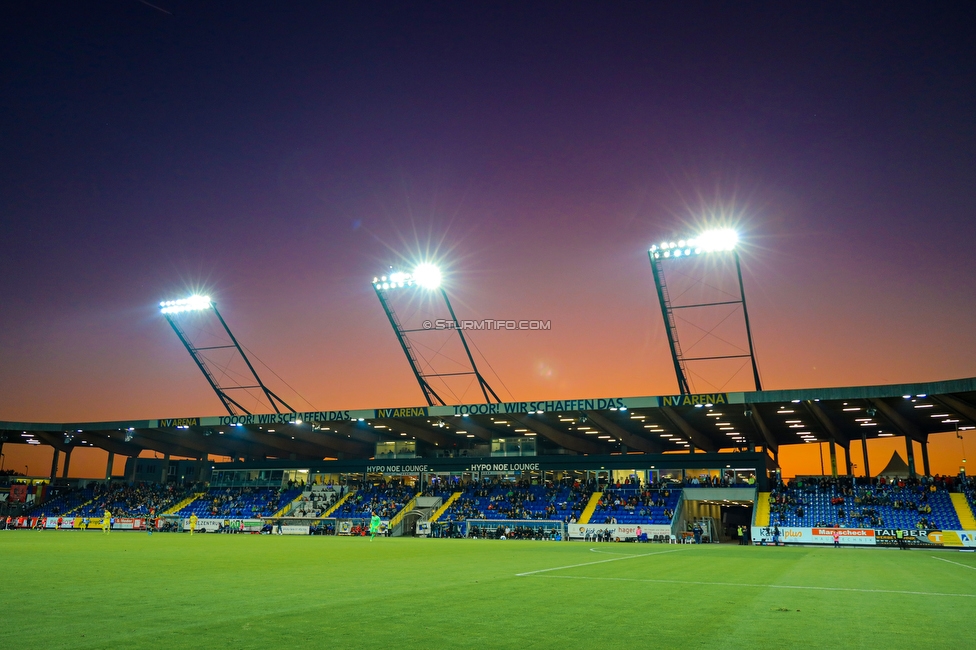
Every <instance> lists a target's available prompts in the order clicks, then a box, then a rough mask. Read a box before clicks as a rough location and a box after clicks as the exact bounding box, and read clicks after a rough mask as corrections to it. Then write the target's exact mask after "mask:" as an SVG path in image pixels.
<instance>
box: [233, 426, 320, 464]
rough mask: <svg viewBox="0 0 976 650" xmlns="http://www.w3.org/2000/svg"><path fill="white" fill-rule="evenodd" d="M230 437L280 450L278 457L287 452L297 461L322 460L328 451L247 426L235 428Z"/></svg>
mask: <svg viewBox="0 0 976 650" xmlns="http://www.w3.org/2000/svg"><path fill="white" fill-rule="evenodd" d="M229 435H233V436H234V437H235V438H238V439H239V440H244V441H247V442H250V443H253V444H256V445H261V446H264V447H271V448H272V449H276V450H279V451H278V452H277V453H275V455H276V456H281V453H280V452H285V453H286V454H288V455H289V456H290V455H291V454H295V457H296V460H297V459H298V457H304V458H316V459H318V460H322V458H323V457H324V456H325V455H326V451H327V450H325V449H323V448H322V447H321V446H319V445H313V444H310V443H308V442H302V441H299V440H297V439H296V440H291V439H290V438H291V435H290V434H289V436H288V438H285V437H284V436H276V435H273V434H270V433H264V432H258V431H254V430H252V429H250V428H248V427H246V426H243V427H234V431H233V432H232V433H231V434H229ZM225 437H226V436H225Z"/></svg>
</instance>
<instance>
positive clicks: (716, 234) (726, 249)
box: [647, 229, 762, 395]
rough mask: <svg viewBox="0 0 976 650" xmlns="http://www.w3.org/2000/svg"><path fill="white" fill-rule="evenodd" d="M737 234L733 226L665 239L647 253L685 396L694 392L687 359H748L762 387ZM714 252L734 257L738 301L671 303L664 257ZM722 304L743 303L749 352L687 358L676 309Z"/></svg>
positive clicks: (673, 358) (759, 387)
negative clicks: (732, 228) (685, 237)
mask: <svg viewBox="0 0 976 650" xmlns="http://www.w3.org/2000/svg"><path fill="white" fill-rule="evenodd" d="M737 244H738V235H737V233H736V232H735V231H734V230H731V229H718V230H706V231H704V232H702V233H701V234H699V235H698V236H697V237H694V238H691V239H688V240H684V239H679V240H677V241H666V242H663V243H661V244H660V245H654V246H651V248H650V250H648V252H647V255H648V258H649V259H650V262H651V272H652V273H653V275H654V285H655V287H656V289H657V296H658V301H659V302H660V304H661V314H662V316H663V317H664V329H665V332H666V334H667V336H668V346H669V347H670V350H671V360H672V362H673V363H674V374H675V378H676V379H677V382H678V390H679V391H680V392H681V394H682V395H687V394H690V393H691V388H690V386H689V383H688V368H687V362H688V361H713V360H718V359H743V358H748V359H749V360H750V362H751V364H752V378H753V382H754V383H755V387H756V390H757V391H761V390H762V381H761V379H760V377H759V365H758V363H757V362H756V353H755V347H754V346H753V342H752V329H751V327H750V325H749V310H748V309H747V307H746V292H745V286H744V284H743V282H742V265H741V263H740V261H739V251H738V249H737V247H736V245H737ZM714 253H731V254H732V257H733V259H734V260H735V271H736V278H737V279H738V284H739V299H738V300H723V301H718V302H707V303H699V304H689V305H677V306H675V305H672V304H671V298H670V295H669V294H668V288H667V283H666V282H665V277H664V268H663V263H664V261H665V260H680V259H681V258H688V257H695V256H698V255H709V254H714ZM720 305H741V306H742V315H743V320H744V321H745V329H746V339H747V340H748V345H749V353H748V354H730V355H716V356H707V357H686V356H684V354H683V353H682V351H681V344H680V343H679V341H678V327H677V322H676V320H675V315H674V310H676V309H693V308H700V307H717V306H720Z"/></svg>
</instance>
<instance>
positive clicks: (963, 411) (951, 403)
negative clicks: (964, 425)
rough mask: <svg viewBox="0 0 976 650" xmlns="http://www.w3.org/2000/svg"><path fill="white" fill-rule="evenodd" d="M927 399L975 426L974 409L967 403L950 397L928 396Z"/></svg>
mask: <svg viewBox="0 0 976 650" xmlns="http://www.w3.org/2000/svg"><path fill="white" fill-rule="evenodd" d="M929 397H930V398H931V399H932V400H933V401H935V402H938V403H939V404H941V405H942V406H944V407H946V408H947V409H949V410H952V411H955V412H956V413H958V414H959V415H961V416H963V417H964V418H966V419H967V420H969V421H970V422H972V423H973V424H976V407H974V406H973V405H971V404H969V403H968V402H964V401H962V400H961V399H959V398H958V397H953V396H952V395H929Z"/></svg>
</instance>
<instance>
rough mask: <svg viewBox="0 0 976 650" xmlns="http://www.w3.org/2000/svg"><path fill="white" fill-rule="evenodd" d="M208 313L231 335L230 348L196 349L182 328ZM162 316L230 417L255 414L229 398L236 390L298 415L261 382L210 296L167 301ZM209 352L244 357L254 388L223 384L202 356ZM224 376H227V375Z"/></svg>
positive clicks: (278, 410)
mask: <svg viewBox="0 0 976 650" xmlns="http://www.w3.org/2000/svg"><path fill="white" fill-rule="evenodd" d="M207 311H212V312H213V314H214V315H215V316H216V317H217V320H218V321H219V322H220V325H221V327H222V328H223V330H224V332H226V333H227V337H228V338H229V339H230V344H227V345H207V346H194V345H193V343H192V342H191V341H190V337H189V336H188V335H187V334H186V331H185V330H184V329H183V328H182V327H180V324H179V323H178V322H177V321H178V319H179V318H183V317H185V316H187V315H190V314H192V313H198V314H200V315H202V312H207ZM159 312H160V313H161V314H162V315H163V316H164V317H165V318H166V320H167V321H168V322H169V324H170V326H171V327H172V328H173V331H174V332H176V336H177V337H179V339H180V343H182V344H183V347H185V348H186V351H187V352H189V353H190V356H191V357H192V358H193V361H194V362H195V363H196V364H197V367H198V368H199V369H200V372H202V373H203V376H204V377H206V378H207V383H209V384H210V387H211V388H213V390H214V392H215V393H217V397H218V398H219V399H220V402H221V404H223V405H224V408H225V409H227V413H229V414H230V415H241V414H244V415H250V414H251V412H250V411H248V410H247V409H246V408H245V407H244V406H242V405H241V404H240V402H239V401H238V400H235V399H234V398H233V397H231V395H229V394H228V391H235V390H244V391H247V390H260V391H261V392H262V393H263V394H264V397H265V399H267V400H268V404H270V405H271V408H272V409H274V412H275V413H281V410H280V409H279V408H278V405H279V404H280V405H281V406H283V407H284V408H285V409H287V411H286V412H288V413H293V412H295V409H293V408H292V407H291V406H289V405H288V404H286V403H285V400H283V399H281V398H280V397H278V396H277V395H275V394H274V393H273V392H272V391H271V389H269V388H268V387H267V386H265V385H264V382H263V381H261V378H260V377H259V376H258V373H257V371H256V370H255V369H254V366H252V365H251V361H250V359H248V358H247V355H246V354H244V350H242V349H241V346H240V344H239V343H238V342H237V337H235V336H234V333H233V332H231V331H230V328H229V327H227V323H226V322H225V321H224V318H223V316H221V315H220V312H219V311H217V303H215V302H214V301H212V300H211V299H210V296H200V295H192V296H190V297H189V298H181V299H179V300H164V301H163V302H161V303H159ZM209 350H231V351H232V352H231V354H236V355H240V358H241V359H242V360H243V361H244V364H245V365H246V366H247V369H248V371H249V372H250V375H251V378H253V380H254V384H253V385H241V384H238V385H226V384H223V383H222V382H221V381H220V380H219V379H218V378H217V375H216V374H215V373H214V370H213V369H212V368H211V365H212V363H211V362H209V361H208V359H207V358H206V356H205V355H204V354H201V353H204V352H207V351H209ZM222 374H223V375H224V376H226V372H224V373H222Z"/></svg>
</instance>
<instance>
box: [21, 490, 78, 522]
mask: <svg viewBox="0 0 976 650" xmlns="http://www.w3.org/2000/svg"><path fill="white" fill-rule="evenodd" d="M92 494H93V492H92V489H91V488H85V489H64V488H62V489H60V490H58V494H56V495H51V497H49V498H48V499H47V500H46V501H45V502H44V503H41V504H39V505H35V506H34V507H32V508H31V509H30V510H28V511H27V514H28V515H42V514H43V515H49V516H50V515H65V514H68V513H69V512H71V511H72V510H74V509H75V508H77V507H78V506H80V505H82V504H84V503H85V502H87V501H89V500H91V498H92Z"/></svg>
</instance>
